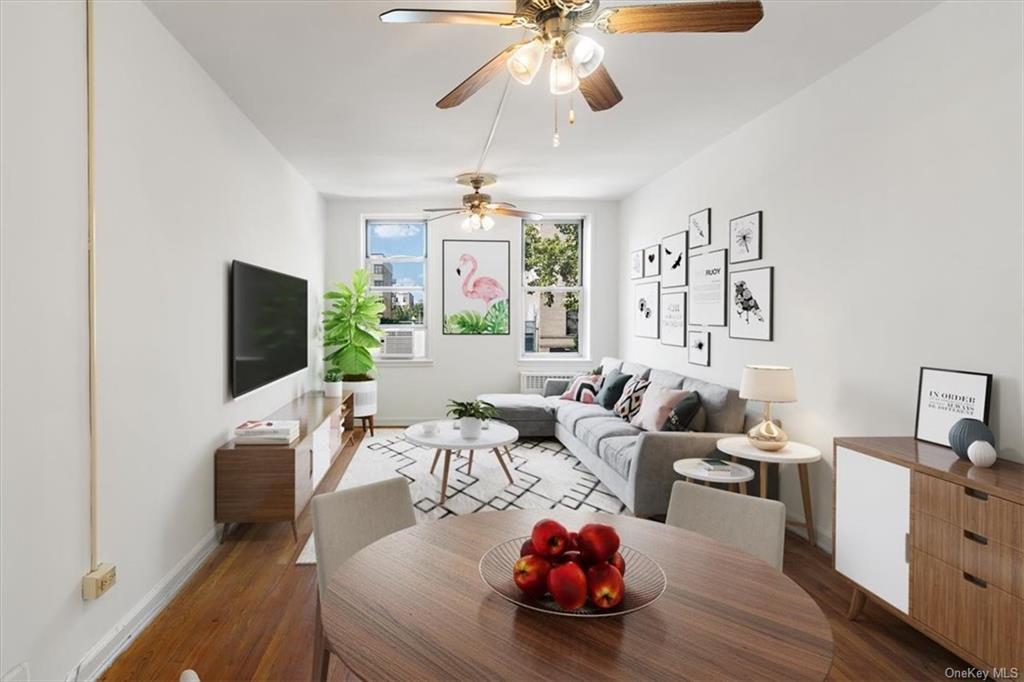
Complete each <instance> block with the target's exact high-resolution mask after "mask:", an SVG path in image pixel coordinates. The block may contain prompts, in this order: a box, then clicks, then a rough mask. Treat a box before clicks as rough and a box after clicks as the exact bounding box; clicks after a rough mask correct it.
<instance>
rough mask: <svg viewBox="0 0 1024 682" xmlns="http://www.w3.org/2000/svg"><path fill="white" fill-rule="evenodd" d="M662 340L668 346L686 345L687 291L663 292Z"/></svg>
mask: <svg viewBox="0 0 1024 682" xmlns="http://www.w3.org/2000/svg"><path fill="white" fill-rule="evenodd" d="M659 324H660V325H661V342H662V343H663V344H665V345H666V346H680V347H685V346H686V292H685V291H663V292H661V316H660V322H659Z"/></svg>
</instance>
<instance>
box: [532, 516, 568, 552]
mask: <svg viewBox="0 0 1024 682" xmlns="http://www.w3.org/2000/svg"><path fill="white" fill-rule="evenodd" d="M531 537H532V538H533V549H534V551H536V552H537V554H540V555H541V556H545V557H548V558H551V557H556V556H558V555H559V554H561V553H562V552H564V551H565V549H566V545H567V544H568V543H569V531H567V530H566V529H565V526H563V525H562V524H560V523H559V522H558V521H555V520H554V519H541V520H540V521H538V522H537V525H535V526H534V527H533V534H532V535H531Z"/></svg>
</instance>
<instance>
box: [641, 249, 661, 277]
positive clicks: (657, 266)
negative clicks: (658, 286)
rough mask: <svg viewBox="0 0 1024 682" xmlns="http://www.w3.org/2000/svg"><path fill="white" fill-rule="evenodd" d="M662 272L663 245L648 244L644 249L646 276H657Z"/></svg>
mask: <svg viewBox="0 0 1024 682" xmlns="http://www.w3.org/2000/svg"><path fill="white" fill-rule="evenodd" d="M659 274H661V247H660V246H648V247H647V248H646V249H644V277H657V276H658V275H659Z"/></svg>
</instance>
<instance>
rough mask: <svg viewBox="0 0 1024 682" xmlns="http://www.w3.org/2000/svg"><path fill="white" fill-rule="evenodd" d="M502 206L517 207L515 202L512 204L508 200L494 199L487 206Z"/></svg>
mask: <svg viewBox="0 0 1024 682" xmlns="http://www.w3.org/2000/svg"><path fill="white" fill-rule="evenodd" d="M502 206H504V207H505V208H515V207H516V205H515V204H510V203H508V202H507V201H492V202H491V203H489V204H487V208H500V207H502Z"/></svg>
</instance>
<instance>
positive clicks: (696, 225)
mask: <svg viewBox="0 0 1024 682" xmlns="http://www.w3.org/2000/svg"><path fill="white" fill-rule="evenodd" d="M689 225H690V248H691V249H696V248H697V247H700V246H707V245H708V244H710V243H711V209H710V208H705V209H704V210H703V211H697V212H696V213H691V214H690V222H689Z"/></svg>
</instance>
